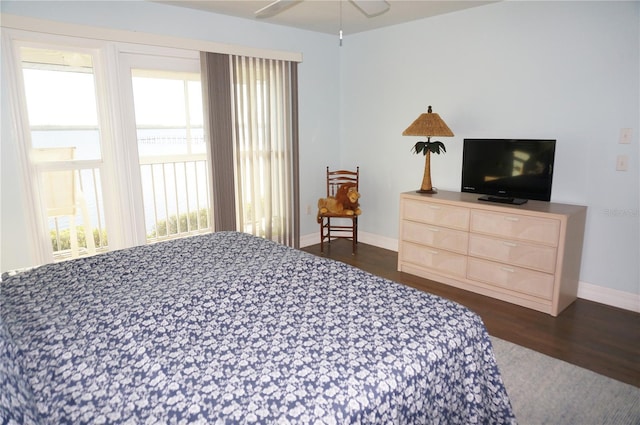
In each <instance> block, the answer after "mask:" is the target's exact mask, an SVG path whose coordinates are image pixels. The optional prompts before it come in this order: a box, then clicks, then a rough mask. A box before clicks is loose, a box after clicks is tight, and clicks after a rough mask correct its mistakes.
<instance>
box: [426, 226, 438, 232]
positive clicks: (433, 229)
mask: <svg viewBox="0 0 640 425" xmlns="http://www.w3.org/2000/svg"><path fill="white" fill-rule="evenodd" d="M427 230H429V231H430V232H434V233H437V232H439V231H440V229H436V228H435V227H427Z"/></svg>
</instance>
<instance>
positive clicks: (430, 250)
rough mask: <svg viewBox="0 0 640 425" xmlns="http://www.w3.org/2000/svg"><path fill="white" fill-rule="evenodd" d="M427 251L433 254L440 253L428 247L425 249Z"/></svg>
mask: <svg viewBox="0 0 640 425" xmlns="http://www.w3.org/2000/svg"><path fill="white" fill-rule="evenodd" d="M427 252H428V253H429V254H433V255H438V254H440V253H439V252H438V251H434V250H433V249H428V250H427Z"/></svg>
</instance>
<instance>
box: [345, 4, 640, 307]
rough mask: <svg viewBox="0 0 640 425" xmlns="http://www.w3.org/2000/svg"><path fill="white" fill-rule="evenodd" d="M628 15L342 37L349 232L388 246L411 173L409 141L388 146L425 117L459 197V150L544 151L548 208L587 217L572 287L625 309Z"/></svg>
mask: <svg viewBox="0 0 640 425" xmlns="http://www.w3.org/2000/svg"><path fill="white" fill-rule="evenodd" d="M639 10H640V3H638V2H520V1H518V2H501V3H496V4H491V5H488V6H482V7H477V8H473V9H469V10H466V11H461V12H456V13H451V14H448V15H442V16H439V17H433V18H429V19H426V20H421V21H416V22H412V23H408V24H404V25H398V26H394V27H389V28H384V29H380V30H376V31H371V32H366V33H361V34H356V35H353V36H350V37H348V38H347V39H346V40H345V43H344V46H343V48H342V50H341V67H340V69H341V99H340V106H341V124H342V133H341V140H342V149H343V161H344V162H345V163H359V164H360V166H361V170H362V173H363V182H362V188H361V192H362V193H363V197H362V202H361V203H362V204H363V206H362V209H363V211H364V212H363V215H362V217H361V229H362V230H363V231H365V232H370V233H375V234H378V235H382V236H386V237H394V238H397V231H398V230H397V229H398V194H399V193H400V192H403V191H408V190H415V189H418V188H419V186H420V182H421V178H422V172H423V169H424V165H423V164H424V159H423V156H422V155H420V156H415V155H413V154H411V153H410V148H411V147H412V146H413V144H414V143H415V142H416V141H418V140H420V139H419V138H415V137H413V138H412V137H403V136H401V134H402V131H403V130H404V129H405V128H406V127H407V126H408V125H409V124H410V123H411V122H412V121H413V120H414V119H415V118H416V117H417V116H418V115H419V114H420V113H422V112H425V111H426V108H427V106H428V105H433V108H434V112H437V113H439V114H440V116H441V117H442V118H443V119H444V120H445V122H446V123H447V124H448V125H449V127H450V128H451V129H452V131H453V132H454V133H455V137H452V138H442V139H441V141H443V142H444V143H445V145H446V147H447V153H446V154H444V155H439V156H438V155H433V156H432V161H431V164H432V168H431V175H432V179H433V180H434V186H436V187H438V188H440V189H447V190H455V191H459V190H460V176H461V162H462V140H463V139H464V138H467V137H496V138H518V137H522V138H553V139H557V147H556V149H557V152H556V164H555V165H556V166H555V173H554V182H553V193H552V201H556V202H563V203H574V204H582V205H587V206H588V218H587V228H586V235H585V236H586V239H585V245H584V251H583V261H582V270H581V281H582V282H585V283H588V284H592V285H595V286H600V287H605V288H610V289H614V290H618V291H623V292H624V293H631V294H635V295H636V300H639V299H640V298H637V294H640V288H639V283H638V282H639V279H640V277H639V265H638V263H639V261H638V260H639V258H640V251H639V242H638V241H639V239H640V228H639V210H638V199H639V192H640V188H639V184H638V181H639V178H638V162H639V161H638V160H639V159H640V155H639V153H638V152H639V151H638V140H639V138H638V134H639V133H640V122H639V121H640V107H639V98H640V97H639V94H640V93H639V91H640V88H639V75H640V68H639V61H640V58H639V34H640V32H639V30H640V25H639V23H640V22H639V21H640V19H639V18H640V13H639ZM627 127H629V128H632V129H633V141H632V144H631V145H620V144H618V139H619V134H620V129H621V128H627ZM619 154H625V155H629V159H630V161H629V170H628V171H626V172H620V171H616V170H615V164H616V156H617V155H619Z"/></svg>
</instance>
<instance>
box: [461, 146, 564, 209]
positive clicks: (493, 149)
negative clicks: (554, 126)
mask: <svg viewBox="0 0 640 425" xmlns="http://www.w3.org/2000/svg"><path fill="white" fill-rule="evenodd" d="M555 148H556V141H555V140H542V139H535V140H534V139H464V145H463V151H462V191H463V192H471V193H478V194H482V195H488V196H485V197H481V198H480V199H482V200H488V201H497V202H507V203H524V202H526V200H529V199H535V200H539V201H549V200H550V199H551V182H552V179H553V161H554V156H555Z"/></svg>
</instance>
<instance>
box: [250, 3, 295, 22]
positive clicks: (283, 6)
mask: <svg viewBox="0 0 640 425" xmlns="http://www.w3.org/2000/svg"><path fill="white" fill-rule="evenodd" d="M301 1H302V0H276V1H274V2H273V3H269V4H268V5H266V6H265V7H263V8H262V9H259V10H257V11H256V12H255V16H256V18H258V19H265V18H271V17H272V16H275V15H277V14H278V13H280V12H283V11H285V10H287V9H288V8H290V7H291V6H293V5H295V4H297V3H300V2H301Z"/></svg>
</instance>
